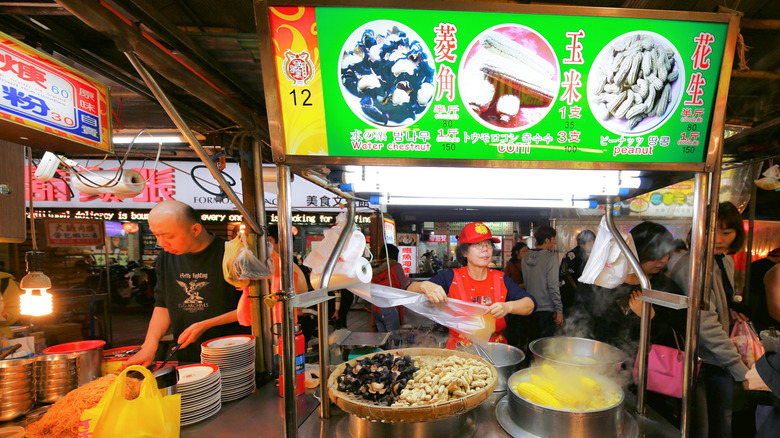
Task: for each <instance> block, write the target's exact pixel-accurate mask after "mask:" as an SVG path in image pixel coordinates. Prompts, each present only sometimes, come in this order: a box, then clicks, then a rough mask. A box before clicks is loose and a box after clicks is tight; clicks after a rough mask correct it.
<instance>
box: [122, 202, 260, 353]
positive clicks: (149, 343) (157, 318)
mask: <svg viewBox="0 0 780 438" xmlns="http://www.w3.org/2000/svg"><path fill="white" fill-rule="evenodd" d="M149 229H150V230H151V231H152V233H154V235H155V237H156V238H157V242H158V244H159V245H160V246H161V247H162V248H163V252H162V253H160V255H159V256H158V257H157V268H156V271H157V285H156V286H155V289H154V297H155V304H154V305H155V308H154V312H153V313H152V318H151V321H149V329H148V330H147V333H146V340H145V341H144V343H143V345H142V346H141V350H140V351H139V352H138V353H137V354H135V355H134V356H133V357H131V358H130V359H128V361H127V362H125V364H124V366H125V367H127V366H129V365H133V364H141V365H144V366H146V365H149V364H150V363H151V362H152V361H153V360H154V357H155V353H156V351H157V347H158V344H159V341H160V338H162V337H163V335H165V333H166V332H167V331H168V329H169V328H170V329H172V331H173V336H174V339H176V341H177V342H178V343H180V344H182V345H181V348H180V349H179V352H178V353H177V358H178V360H179V361H180V362H200V345H199V344H197V343H195V342H196V341H197V340H198V339H200V338H202V340H209V339H213V338H216V337H220V336H227V335H231V334H239V333H248V332H249V329H248V328H246V327H241V326H240V325H238V323H237V316H236V306H237V305H238V300H239V298H240V296H241V294H240V293H239V292H238V291H236V289H235V287H234V286H232V285H230V284H229V283H227V282H226V281H225V279H224V277H223V275H222V257H223V256H224V254H225V241H224V240H222V239H220V238H218V237H215V236H214V235H213V234H211V233H209V232H208V231H206V230H205V229H204V228H203V225H201V224H200V220H199V218H198V215H197V213H196V212H195V210H193V209H192V207H190V206H189V205H186V204H184V203H181V202H179V201H163V202H161V203H160V204H157V205H156V206H155V207H154V208H153V209H152V211H151V212H150V213H149Z"/></svg>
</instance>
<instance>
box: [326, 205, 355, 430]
mask: <svg viewBox="0 0 780 438" xmlns="http://www.w3.org/2000/svg"><path fill="white" fill-rule="evenodd" d="M354 226H355V200H354V199H352V198H348V200H347V219H346V224H345V225H344V229H343V230H341V234H339V238H338V240H336V246H335V247H334V248H333V252H331V254H330V257H328V262H327V263H326V264H325V268H324V269H323V270H322V276H321V277H320V279H321V280H320V285H319V288H320V289H327V288H328V286H329V285H330V278H331V276H332V275H333V269H334V268H335V267H336V262H337V261H338V259H339V257H340V256H341V251H342V250H343V249H344V246H345V245H346V244H347V241H348V240H349V238H350V236H352V229H353V228H354ZM317 317H318V318H319V336H320V400H322V402H321V403H320V417H322V418H325V419H327V418H330V398H329V396H328V385H327V383H328V375H329V374H330V369H329V365H330V358H329V357H328V354H329V353H330V351H329V350H328V348H329V347H328V345H329V344H328V343H327V342H325V340H326V339H327V337H328V302H327V301H325V302H323V303H319V304H317Z"/></svg>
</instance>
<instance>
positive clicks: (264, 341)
mask: <svg viewBox="0 0 780 438" xmlns="http://www.w3.org/2000/svg"><path fill="white" fill-rule="evenodd" d="M252 167H253V170H254V171H253V172H252V175H253V179H254V183H255V198H256V199H255V208H256V210H257V222H258V223H259V224H260V226H261V227H263V229H266V221H265V195H264V193H265V188H264V187H263V159H262V155H261V151H260V142H259V141H258V140H257V139H252ZM267 243H268V239H267V236H266V235H263V236H257V254H258V257H259V258H260V260H267V259H268V257H269V256H270V254H268V246H267ZM252 288H253V292H256V293H254V294H251V295H249V302H250V305H251V309H252V334H253V335H254V336H255V342H256V344H255V352H256V353H257V354H256V360H255V366H256V367H257V370H259V371H261V372H264V373H270V372H272V370H273V340H272V339H271V309H270V308H269V307H268V306H264V305H263V303H262V299H263V297H265V296H267V295H268V293H269V291H270V290H271V285H270V280H267V279H266V280H259V281H253V282H252Z"/></svg>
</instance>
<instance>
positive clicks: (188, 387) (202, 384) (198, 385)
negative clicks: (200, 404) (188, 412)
mask: <svg viewBox="0 0 780 438" xmlns="http://www.w3.org/2000/svg"><path fill="white" fill-rule="evenodd" d="M219 381H220V376H219V375H217V376H215V377H209V378H208V379H204V380H201V381H197V382H194V383H185V384H183V385H181V384H178V385H177V387H178V389H179V392H193V391H200V390H201V389H203V388H207V387H209V386H211V385H213V384H214V382H219Z"/></svg>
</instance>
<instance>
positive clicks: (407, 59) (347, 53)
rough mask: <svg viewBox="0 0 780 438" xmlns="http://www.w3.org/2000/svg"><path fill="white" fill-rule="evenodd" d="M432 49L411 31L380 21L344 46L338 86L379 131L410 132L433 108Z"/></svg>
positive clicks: (355, 110) (357, 112)
mask: <svg viewBox="0 0 780 438" xmlns="http://www.w3.org/2000/svg"><path fill="white" fill-rule="evenodd" d="M434 73H435V65H434V62H433V56H432V54H431V51H430V49H429V48H428V47H427V46H426V45H425V43H424V42H423V40H422V38H420V36H419V35H418V34H417V33H416V32H415V31H413V30H412V29H410V28H409V27H408V26H406V25H404V24H402V23H399V22H397V21H391V20H375V21H371V22H368V23H366V24H364V25H362V26H360V27H358V28H357V29H355V30H354V31H353V32H352V34H351V35H350V36H349V37H348V38H347V40H346V41H345V42H344V46H343V48H342V50H341V59H340V62H339V82H340V83H341V92H342V95H343V96H344V99H345V100H346V102H347V105H349V108H350V109H351V110H352V112H353V113H355V115H357V116H358V117H360V118H361V119H363V120H364V121H366V122H367V123H369V124H370V125H372V126H375V127H380V128H381V127H398V128H401V127H406V126H409V125H411V124H412V123H414V122H415V121H417V120H419V119H420V118H421V117H422V116H423V115H424V114H425V112H426V111H427V110H428V108H429V107H430V104H431V101H432V100H433V95H434V91H435V85H434Z"/></svg>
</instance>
